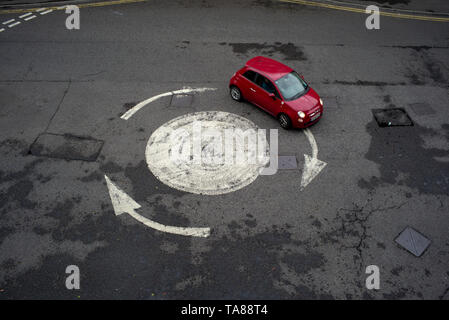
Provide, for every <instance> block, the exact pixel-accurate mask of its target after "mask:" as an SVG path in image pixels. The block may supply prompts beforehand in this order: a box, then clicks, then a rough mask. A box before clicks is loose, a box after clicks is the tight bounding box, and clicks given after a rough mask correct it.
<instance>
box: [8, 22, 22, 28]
mask: <svg viewBox="0 0 449 320" xmlns="http://www.w3.org/2000/svg"><path fill="white" fill-rule="evenodd" d="M18 24H21V22H20V21H17V22H15V23H13V24H10V25H9V26H8V27H10V28H12V27H15V26H17V25H18Z"/></svg>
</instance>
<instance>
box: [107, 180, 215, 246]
mask: <svg viewBox="0 0 449 320" xmlns="http://www.w3.org/2000/svg"><path fill="white" fill-rule="evenodd" d="M104 178H105V180H106V184H107V187H108V190H109V196H110V197H111V202H112V207H113V208H114V212H115V214H116V215H117V216H119V215H121V214H123V213H127V214H129V215H130V216H131V217H133V218H134V219H136V220H137V221H139V222H141V223H143V224H144V225H146V226H147V227H150V228H153V229H155V230H158V231H161V232H167V233H173V234H179V235H182V236H192V237H203V238H205V237H208V236H209V235H210V228H188V227H187V228H184V227H175V226H166V225H163V224H160V223H157V222H155V221H152V220H150V219H148V218H145V217H143V216H141V215H140V214H138V213H137V212H136V211H135V210H137V209H139V208H140V204H138V203H137V202H135V201H134V199H132V198H131V197H130V196H128V195H127V194H126V193H125V192H124V191H123V190H121V189H120V188H118V187H117V186H116V185H115V184H114V183H112V181H111V180H110V179H109V178H108V176H106V175H105V176H104Z"/></svg>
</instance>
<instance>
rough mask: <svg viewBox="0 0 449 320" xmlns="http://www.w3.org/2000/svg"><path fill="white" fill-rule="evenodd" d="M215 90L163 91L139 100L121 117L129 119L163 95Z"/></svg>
mask: <svg viewBox="0 0 449 320" xmlns="http://www.w3.org/2000/svg"><path fill="white" fill-rule="evenodd" d="M214 90H217V88H183V89H180V90H175V91H170V92H165V93H161V94H158V95H157V96H153V97H151V98H148V99H146V100H144V101H142V102H139V103H138V104H136V105H135V106H134V107H132V108H131V109H129V110H128V111H126V112H125V113H124V114H123V115H122V116H121V117H120V118H122V119H124V120H128V119H129V118H131V117H132V116H133V114H135V113H136V112H137V111H139V110H140V109H142V108H143V107H144V106H146V105H147V104H149V103H151V102H153V101H156V100H158V99H160V98H163V97H168V96H171V95H174V94H185V93H194V92H205V91H214Z"/></svg>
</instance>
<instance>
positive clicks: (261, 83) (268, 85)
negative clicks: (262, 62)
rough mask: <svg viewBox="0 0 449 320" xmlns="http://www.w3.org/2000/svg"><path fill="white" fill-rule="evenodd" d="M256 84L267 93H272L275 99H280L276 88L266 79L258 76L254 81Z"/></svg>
mask: <svg viewBox="0 0 449 320" xmlns="http://www.w3.org/2000/svg"><path fill="white" fill-rule="evenodd" d="M256 84H257V85H258V86H259V87H261V88H262V89H264V90H265V91H267V92H268V93H273V94H274V95H275V96H276V97H278V98H280V96H279V93H278V91H277V90H276V87H275V86H274V85H273V83H272V82H271V81H270V80H268V79H267V78H266V77H264V76H262V75H260V74H258V75H257V79H256Z"/></svg>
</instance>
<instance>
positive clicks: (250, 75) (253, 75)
mask: <svg viewBox="0 0 449 320" xmlns="http://www.w3.org/2000/svg"><path fill="white" fill-rule="evenodd" d="M243 76H244V77H245V78H246V79H248V80H249V81H251V82H254V81H255V79H256V73H255V72H254V71H252V70H248V71H246V72H245V73H244V74H243Z"/></svg>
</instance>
